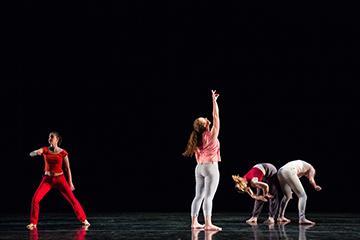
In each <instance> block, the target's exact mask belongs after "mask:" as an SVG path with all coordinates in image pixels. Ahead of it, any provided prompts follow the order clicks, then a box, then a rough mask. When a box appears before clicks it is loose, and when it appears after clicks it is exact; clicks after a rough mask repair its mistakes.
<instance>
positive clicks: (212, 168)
mask: <svg viewBox="0 0 360 240" xmlns="http://www.w3.org/2000/svg"><path fill="white" fill-rule="evenodd" d="M219 178H220V173H219V167H218V164H217V163H205V164H198V165H197V166H196V168H195V180H196V188H195V198H194V200H193V201H192V204H191V216H192V217H194V216H198V215H199V211H200V206H201V203H202V202H203V201H204V203H203V213H204V216H206V217H208V216H211V214H212V201H213V198H214V196H215V192H216V189H217V187H218V185H219Z"/></svg>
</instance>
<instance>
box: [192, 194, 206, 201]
mask: <svg viewBox="0 0 360 240" xmlns="http://www.w3.org/2000/svg"><path fill="white" fill-rule="evenodd" d="M204 196H205V195H204V194H196V195H195V198H194V200H195V201H200V200H202V199H204Z"/></svg>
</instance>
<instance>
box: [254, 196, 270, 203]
mask: <svg viewBox="0 0 360 240" xmlns="http://www.w3.org/2000/svg"><path fill="white" fill-rule="evenodd" d="M255 199H256V200H259V201H263V202H267V201H268V200H267V199H266V198H265V197H264V196H263V195H258V196H256V198H255Z"/></svg>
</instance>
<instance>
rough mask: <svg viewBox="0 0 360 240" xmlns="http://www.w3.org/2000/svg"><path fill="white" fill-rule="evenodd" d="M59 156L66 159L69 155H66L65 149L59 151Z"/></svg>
mask: <svg viewBox="0 0 360 240" xmlns="http://www.w3.org/2000/svg"><path fill="white" fill-rule="evenodd" d="M60 154H61V155H62V156H63V157H66V156H68V155H69V153H68V152H67V151H66V150H65V149H61V151H60Z"/></svg>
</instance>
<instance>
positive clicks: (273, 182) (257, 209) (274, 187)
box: [252, 173, 281, 218]
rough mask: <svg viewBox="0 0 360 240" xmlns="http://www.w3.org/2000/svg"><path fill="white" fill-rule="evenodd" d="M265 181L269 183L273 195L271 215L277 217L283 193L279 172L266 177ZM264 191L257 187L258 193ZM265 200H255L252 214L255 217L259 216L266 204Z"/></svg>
mask: <svg viewBox="0 0 360 240" xmlns="http://www.w3.org/2000/svg"><path fill="white" fill-rule="evenodd" d="M263 182H265V183H267V184H268V185H269V194H271V195H272V196H273V198H272V199H269V201H268V202H269V217H273V218H275V217H276V216H277V214H278V210H279V202H280V193H281V188H280V184H279V180H278V178H277V174H276V173H275V174H274V175H272V176H270V177H268V178H264V179H263ZM261 193H262V190H260V189H257V191H256V195H259V194H261ZM264 203H265V202H263V201H260V200H255V203H254V209H253V212H252V216H253V217H259V215H260V213H261V210H262V208H263V206H264Z"/></svg>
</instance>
